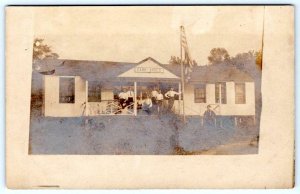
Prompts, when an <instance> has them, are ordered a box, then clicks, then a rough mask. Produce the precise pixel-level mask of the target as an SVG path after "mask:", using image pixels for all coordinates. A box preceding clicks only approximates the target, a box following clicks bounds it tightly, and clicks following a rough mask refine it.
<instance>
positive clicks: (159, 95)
mask: <svg viewBox="0 0 300 194" xmlns="http://www.w3.org/2000/svg"><path fill="white" fill-rule="evenodd" d="M163 100H164V95H163V94H162V93H161V90H158V93H157V95H156V102H157V112H158V113H160V111H161V108H162V104H163Z"/></svg>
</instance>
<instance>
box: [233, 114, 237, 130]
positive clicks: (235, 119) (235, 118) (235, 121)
mask: <svg viewBox="0 0 300 194" xmlns="http://www.w3.org/2000/svg"><path fill="white" fill-rule="evenodd" d="M234 127H235V128H236V127H237V117H234Z"/></svg>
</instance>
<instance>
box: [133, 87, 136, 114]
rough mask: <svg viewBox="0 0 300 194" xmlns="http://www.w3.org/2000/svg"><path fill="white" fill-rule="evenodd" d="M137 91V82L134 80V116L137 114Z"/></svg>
mask: <svg viewBox="0 0 300 194" xmlns="http://www.w3.org/2000/svg"><path fill="white" fill-rule="evenodd" d="M136 92H137V88H136V82H134V99H133V100H134V105H133V108H134V116H137V101H136V94H137V93H136Z"/></svg>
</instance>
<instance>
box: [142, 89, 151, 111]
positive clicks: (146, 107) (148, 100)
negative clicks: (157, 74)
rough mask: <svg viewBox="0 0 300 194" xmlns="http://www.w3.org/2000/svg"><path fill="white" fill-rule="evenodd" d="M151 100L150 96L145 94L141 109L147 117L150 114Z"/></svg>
mask: <svg viewBox="0 0 300 194" xmlns="http://www.w3.org/2000/svg"><path fill="white" fill-rule="evenodd" d="M151 107H152V100H151V98H150V96H149V95H148V94H147V98H146V99H145V101H144V103H143V105H142V108H143V110H144V111H145V112H146V113H147V114H148V115H149V114H151Z"/></svg>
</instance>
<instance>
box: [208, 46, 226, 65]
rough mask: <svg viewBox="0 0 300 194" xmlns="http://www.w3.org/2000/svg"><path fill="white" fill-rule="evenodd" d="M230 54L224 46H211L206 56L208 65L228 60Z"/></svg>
mask: <svg viewBox="0 0 300 194" xmlns="http://www.w3.org/2000/svg"><path fill="white" fill-rule="evenodd" d="M229 60H230V56H229V54H228V52H227V50H226V49H225V48H213V49H212V50H211V51H210V55H209V56H208V61H209V64H210V65H214V64H219V63H222V62H229Z"/></svg>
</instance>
